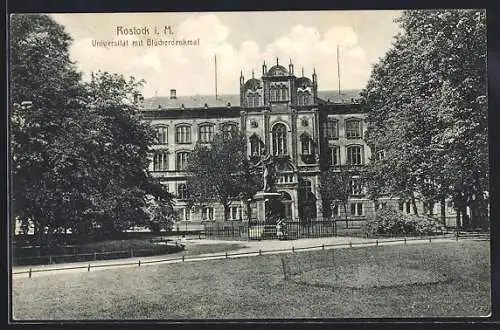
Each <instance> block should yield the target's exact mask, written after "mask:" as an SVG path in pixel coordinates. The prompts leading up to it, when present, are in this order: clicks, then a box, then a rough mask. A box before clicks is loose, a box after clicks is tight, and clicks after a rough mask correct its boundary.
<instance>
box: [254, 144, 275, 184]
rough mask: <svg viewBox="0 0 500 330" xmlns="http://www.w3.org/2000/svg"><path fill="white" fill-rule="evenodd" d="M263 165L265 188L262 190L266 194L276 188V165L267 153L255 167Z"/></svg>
mask: <svg viewBox="0 0 500 330" xmlns="http://www.w3.org/2000/svg"><path fill="white" fill-rule="evenodd" d="M261 165H262V176H263V179H264V187H263V189H262V190H263V191H266V192H269V191H272V189H273V188H274V163H273V160H272V159H271V155H270V154H269V153H265V155H264V156H263V157H262V158H261V160H260V161H259V162H258V163H257V164H255V166H261Z"/></svg>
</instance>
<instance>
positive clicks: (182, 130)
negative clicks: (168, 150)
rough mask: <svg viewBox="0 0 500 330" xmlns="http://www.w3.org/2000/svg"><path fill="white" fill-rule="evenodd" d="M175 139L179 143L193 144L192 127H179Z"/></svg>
mask: <svg viewBox="0 0 500 330" xmlns="http://www.w3.org/2000/svg"><path fill="white" fill-rule="evenodd" d="M175 139H176V142H177V143H191V127H190V126H187V125H182V126H177V128H176V135H175Z"/></svg>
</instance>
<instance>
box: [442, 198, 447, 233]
mask: <svg viewBox="0 0 500 330" xmlns="http://www.w3.org/2000/svg"><path fill="white" fill-rule="evenodd" d="M441 221H442V222H443V226H445V227H446V201H445V200H444V198H441Z"/></svg>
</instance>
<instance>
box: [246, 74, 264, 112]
mask: <svg viewBox="0 0 500 330" xmlns="http://www.w3.org/2000/svg"><path fill="white" fill-rule="evenodd" d="M262 99H263V91H262V81H261V80H260V79H256V78H255V74H254V72H253V70H252V78H250V79H248V80H247V81H246V82H244V79H243V77H240V102H241V106H243V107H247V108H255V107H259V106H261V105H262V103H263V102H262Z"/></svg>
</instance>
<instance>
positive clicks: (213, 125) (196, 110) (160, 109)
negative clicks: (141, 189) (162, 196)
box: [141, 60, 454, 230]
mask: <svg viewBox="0 0 500 330" xmlns="http://www.w3.org/2000/svg"><path fill="white" fill-rule="evenodd" d="M259 76H260V77H259ZM239 85H240V93H239V95H220V96H192V97H180V96H179V97H178V96H177V95H176V92H177V91H176V90H175V89H171V90H170V96H169V97H154V98H150V99H146V100H145V101H144V103H143V104H142V110H141V114H142V117H143V118H144V120H148V121H150V122H151V124H152V126H153V127H155V128H156V129H157V137H158V139H157V140H158V144H156V145H154V146H153V147H152V149H153V153H152V155H151V162H150V166H149V171H150V172H151V173H152V174H153V175H154V176H156V177H159V178H160V180H161V182H162V183H163V184H164V185H165V186H166V187H167V188H168V190H169V192H171V193H172V194H174V195H175V196H176V203H175V207H176V209H177V210H178V212H179V216H180V219H181V221H180V222H179V223H178V224H177V228H179V227H180V228H182V229H184V228H186V229H187V228H192V227H196V226H199V225H200V224H202V223H203V221H222V220H223V207H222V206H221V205H218V204H212V205H206V206H204V207H201V208H196V210H195V209H192V210H189V209H188V208H186V203H185V201H184V200H185V197H186V173H185V171H184V169H185V166H186V164H187V162H188V160H189V153H190V152H191V151H192V150H193V148H194V146H195V144H196V143H197V142H202V143H203V142H209V141H210V140H211V139H212V137H213V136H214V134H215V133H217V132H221V131H233V130H240V131H241V132H243V134H244V135H245V136H246V137H247V143H248V144H247V150H248V157H250V159H252V160H255V161H257V160H259V159H260V157H261V156H262V155H263V153H264V152H266V151H268V152H269V153H270V154H271V155H273V156H275V159H277V162H276V163H275V166H276V169H277V175H276V190H277V192H280V193H281V194H282V203H283V204H284V208H285V214H286V218H288V219H293V220H296V221H298V220H299V219H301V218H302V217H304V216H306V215H305V214H304V212H305V210H307V212H308V215H309V216H310V215H311V214H312V215H313V217H314V218H316V219H323V218H324V215H323V212H322V211H323V206H322V198H321V193H320V189H319V185H320V181H319V179H320V173H321V171H322V170H325V169H327V168H328V167H334V168H339V166H342V165H350V166H354V167H358V168H361V169H362V167H363V165H365V164H366V163H367V162H369V161H370V158H371V157H372V154H371V150H370V148H369V146H368V145H367V144H366V143H365V141H364V139H363V138H364V135H365V133H366V130H367V123H366V122H365V117H366V113H364V112H363V111H362V109H361V107H360V105H359V104H358V103H357V102H356V100H355V99H354V98H355V97H356V94H355V93H353V94H352V95H343V98H344V100H341V99H340V96H339V93H338V92H322V91H319V90H318V75H317V74H316V72H315V71H313V72H312V74H311V76H310V77H307V76H305V75H304V72H303V70H302V71H301V73H300V74H298V75H296V74H295V70H294V64H293V63H291V62H290V63H289V64H288V65H287V67H285V66H283V65H280V64H279V62H278V60H277V61H276V64H274V65H272V66H270V67H269V68H268V67H267V65H266V64H265V63H264V64H263V65H262V72H261V74H260V75H257V74H255V73H254V72H253V71H252V74H251V77H248V78H246V77H244V76H243V73H241V75H240V78H239ZM341 95H342V94H341ZM401 207H402V208H403V210H407V211H408V212H412V210H411V208H410V207H406V206H405V205H404V204H400V208H401ZM436 207H437V206H436ZM420 208H421V206H420ZM448 209H451V210H452V208H451V207H450V208H448ZM244 210H245V207H244V204H243V202H242V201H234V202H233V203H232V204H231V210H230V214H229V218H230V219H231V220H243V221H245V220H248V215H247V214H245V211H244ZM373 211H374V204H373V202H372V201H370V200H369V199H368V198H367V197H366V196H365V189H364V187H363V184H362V181H361V179H360V178H356V177H354V178H353V180H352V182H351V197H350V200H349V203H348V206H347V212H348V214H349V218H350V219H353V220H352V221H354V222H356V220H360V221H363V220H364V219H366V217H367V216H368V215H369V214H370V213H371V212H373ZM438 212H439V209H437V208H436V213H434V214H438ZM255 214H256V212H255V210H254V212H252V216H253V217H255ZM332 217H337V218H340V217H342V218H343V207H340V206H337V205H333V206H332ZM453 218H454V214H453V215H452V214H450V219H453ZM252 220H256V219H252ZM182 229H181V230H182Z"/></svg>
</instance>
